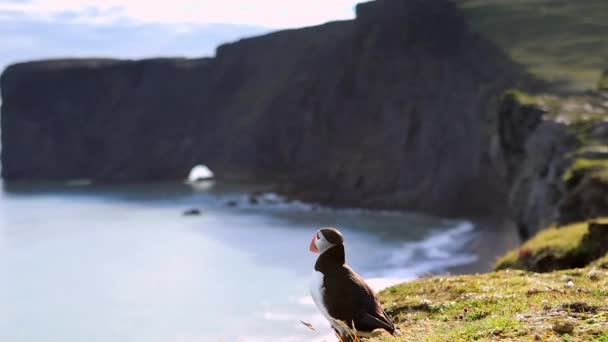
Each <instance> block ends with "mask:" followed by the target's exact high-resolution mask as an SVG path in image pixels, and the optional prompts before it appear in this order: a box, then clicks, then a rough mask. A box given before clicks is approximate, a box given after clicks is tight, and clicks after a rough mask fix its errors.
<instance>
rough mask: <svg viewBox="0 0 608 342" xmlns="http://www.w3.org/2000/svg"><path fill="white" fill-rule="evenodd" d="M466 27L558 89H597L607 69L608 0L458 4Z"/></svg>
mask: <svg viewBox="0 0 608 342" xmlns="http://www.w3.org/2000/svg"><path fill="white" fill-rule="evenodd" d="M454 2H455V3H456V4H457V5H458V6H459V7H460V8H461V9H462V10H463V12H464V14H465V17H466V19H467V22H468V23H469V25H471V26H472V27H473V29H474V30H475V31H477V32H480V33H482V34H484V35H485V36H486V37H489V38H491V39H492V40H493V41H494V42H495V43H496V44H498V45H499V46H500V47H501V48H502V49H504V50H505V51H507V52H508V53H509V55H510V56H511V57H512V58H513V59H514V60H515V61H517V62H519V63H521V64H523V65H525V66H526V67H528V68H530V70H531V72H532V73H533V74H534V75H535V76H536V77H539V78H542V79H545V80H549V81H553V82H557V83H558V84H557V86H556V87H555V88H554V89H555V90H567V91H572V90H574V91H580V90H586V89H595V85H596V81H597V77H598V74H599V73H600V72H601V71H602V70H604V69H605V68H606V67H608V39H607V38H606V37H608V24H606V23H608V2H607V1H604V0H579V1H570V0H512V1H504V0H454Z"/></svg>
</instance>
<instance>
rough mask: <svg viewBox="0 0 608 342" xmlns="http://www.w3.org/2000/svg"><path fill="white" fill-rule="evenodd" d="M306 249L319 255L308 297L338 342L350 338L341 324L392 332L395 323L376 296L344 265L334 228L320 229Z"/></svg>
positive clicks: (340, 241) (339, 236) (340, 240)
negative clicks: (323, 317) (326, 321)
mask: <svg viewBox="0 0 608 342" xmlns="http://www.w3.org/2000/svg"><path fill="white" fill-rule="evenodd" d="M309 249H310V251H311V252H313V253H317V254H319V257H318V258H317V262H316V263H315V268H314V271H313V276H312V280H311V283H310V293H311V296H312V298H313V301H314V302H315V304H316V306H317V308H318V309H319V311H321V313H322V314H323V316H325V318H326V319H327V320H328V321H329V323H330V325H331V327H332V329H333V330H334V332H335V333H336V335H337V336H338V338H339V339H340V341H348V340H350V338H351V337H352V336H351V335H352V333H351V332H350V331H348V330H347V329H345V326H348V328H350V329H353V330H356V331H358V332H372V331H374V330H376V329H384V330H386V331H388V332H389V333H390V334H391V335H393V334H394V333H395V324H394V323H393V321H392V320H391V319H390V318H389V317H388V315H387V314H386V312H385V311H384V309H383V308H382V305H381V304H380V301H379V300H378V297H376V294H375V293H374V291H373V290H372V289H371V288H370V287H369V285H367V283H365V280H363V278H362V277H361V276H359V275H358V274H357V273H356V272H355V271H353V270H352V269H351V268H350V266H348V265H347V264H346V256H345V251H344V237H343V235H342V233H340V231H339V230H337V229H336V228H321V229H319V230H317V231H316V233H315V235H314V236H313V237H312V241H310V248H309Z"/></svg>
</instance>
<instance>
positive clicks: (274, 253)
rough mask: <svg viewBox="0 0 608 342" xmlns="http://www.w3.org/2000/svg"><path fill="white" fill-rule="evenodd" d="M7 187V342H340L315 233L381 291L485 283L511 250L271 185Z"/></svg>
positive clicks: (468, 229) (3, 260)
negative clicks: (319, 296) (443, 277)
mask: <svg viewBox="0 0 608 342" xmlns="http://www.w3.org/2000/svg"><path fill="white" fill-rule="evenodd" d="M0 185H1V186H2V190H1V191H0V341H7V342H8V341H10V342H39V341H46V342H82V341H87V342H97V341H99V342H108V341H122V342H135V341H137V342H203V341H204V342H214V341H217V342H220V341H223V342H231V341H239V342H292V341H293V342H299V341H302V342H304V341H306V342H311V341H313V342H314V341H319V342H320V341H328V342H330V341H336V339H335V337H334V336H333V334H332V332H331V330H330V328H329V325H328V323H327V322H326V321H325V320H324V318H323V317H322V316H321V315H320V314H319V312H318V311H317V309H316V308H315V306H314V303H313V302H312V299H311V297H310V295H309V279H310V276H311V274H312V271H313V265H314V263H315V259H316V255H315V254H312V253H311V252H309V250H308V247H309V243H310V240H311V238H312V236H313V234H314V233H315V231H316V230H317V229H318V228H321V227H337V228H339V229H340V230H341V231H342V232H343V234H344V236H345V239H346V253H347V262H348V263H349V264H350V265H351V266H352V267H353V268H354V269H355V270H356V271H357V272H358V273H360V274H361V275H362V276H363V277H364V278H365V279H367V281H368V282H369V283H370V284H371V285H372V287H374V288H375V289H376V290H381V289H383V288H385V287H387V286H389V285H392V284H396V283H399V282H403V281H408V280H411V279H415V278H418V277H422V276H427V275H432V274H446V273H453V272H456V273H457V272H463V271H464V270H466V271H467V272H471V271H473V272H474V271H481V270H485V269H487V268H489V267H490V265H491V263H492V262H493V260H492V258H494V257H495V254H496V253H499V251H500V250H501V248H502V249H505V248H507V247H508V246H507V245H508V244H509V243H513V244H514V243H516V242H515V241H513V234H511V233H504V232H503V233H500V232H496V231H492V233H491V234H489V235H488V233H487V232H488V228H487V224H479V223H475V222H472V221H468V220H455V219H449V220H448V219H441V218H436V217H431V216H425V215H420V214H414V213H403V212H390V211H370V210H362V209H335V208H328V207H323V206H319V205H315V204H307V203H302V202H298V201H289V200H287V199H285V198H282V197H281V196H279V195H277V194H275V193H273V192H272V188H271V187H269V186H266V185H251V184H234V183H221V182H211V181H209V182H206V183H204V184H199V185H197V186H192V185H188V184H182V183H160V184H120V185H96V184H90V183H88V182H85V181H80V182H79V181H76V182H70V183H65V184H32V183H28V184H11V185H10V186H9V185H6V184H1V183H0ZM253 193H255V194H256V195H255V198H254V199H253V197H252V194H253ZM191 210H195V211H196V210H197V211H198V215H185V212H187V211H191ZM194 214H196V212H195V213H194ZM484 225H485V226H486V227H484ZM499 246H500V247H499ZM303 322H304V323H308V324H310V325H312V326H313V327H314V330H312V329H310V328H308V327H307V326H305V325H304V324H303Z"/></svg>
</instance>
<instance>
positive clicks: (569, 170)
mask: <svg viewBox="0 0 608 342" xmlns="http://www.w3.org/2000/svg"><path fill="white" fill-rule="evenodd" d="M604 77H605V76H604ZM603 83H604V79H603V78H602V81H600V86H599V88H598V90H597V91H590V92H587V93H586V94H580V95H570V96H556V95H549V94H547V95H537V96H531V95H528V94H525V93H522V92H517V91H511V92H509V93H507V95H506V96H505V97H504V99H503V102H502V105H501V107H500V111H499V136H500V142H501V150H502V152H503V156H504V159H505V161H506V162H505V163H506V165H507V167H506V171H507V179H508V183H509V186H510V189H511V190H510V194H509V204H510V208H511V216H512V217H513V218H514V219H515V220H516V222H517V224H518V226H519V230H520V233H521V234H522V236H523V237H529V236H531V235H532V234H534V233H536V232H537V231H538V230H540V229H541V228H545V227H549V226H550V225H552V224H554V223H557V224H558V225H563V224H567V223H571V222H576V221H584V220H589V219H594V218H598V217H602V216H606V215H608V122H607V121H606V119H607V118H608V93H607V92H606V89H605V88H603V86H602V84H603Z"/></svg>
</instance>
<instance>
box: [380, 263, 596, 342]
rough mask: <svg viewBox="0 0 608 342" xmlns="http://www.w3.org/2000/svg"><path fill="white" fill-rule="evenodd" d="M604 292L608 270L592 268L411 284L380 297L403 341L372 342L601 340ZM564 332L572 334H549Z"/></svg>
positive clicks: (486, 275)
mask: <svg viewBox="0 0 608 342" xmlns="http://www.w3.org/2000/svg"><path fill="white" fill-rule="evenodd" d="M590 272H594V277H588V274H589V273H590ZM607 286H608V270H606V269H599V270H598V269H593V270H592V269H591V268H586V269H578V270H569V271H559V272H553V273H544V274H537V273H528V272H524V271H508V270H507V271H500V272H494V273H487V274H480V275H465V276H458V277H439V278H429V279H421V280H416V281H412V282H408V283H405V284H402V285H398V286H395V287H392V288H389V289H387V290H385V291H383V292H381V293H380V298H381V300H382V301H383V302H384V304H385V307H386V308H387V312H388V313H389V314H390V315H391V316H392V317H393V318H394V319H395V321H396V323H397V325H398V327H399V330H400V334H401V335H400V336H396V337H389V336H383V337H377V338H375V339H372V340H371V341H496V340H510V341H533V340H542V341H564V340H568V341H594V340H601V339H602V338H606V336H608V302H607V300H606V296H607V295H608V287H607ZM563 324H571V325H572V326H573V327H574V330H573V331H572V332H571V333H569V334H560V333H559V332H556V331H554V326H556V325H563ZM556 329H557V328H556ZM557 330H559V329H557Z"/></svg>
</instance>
